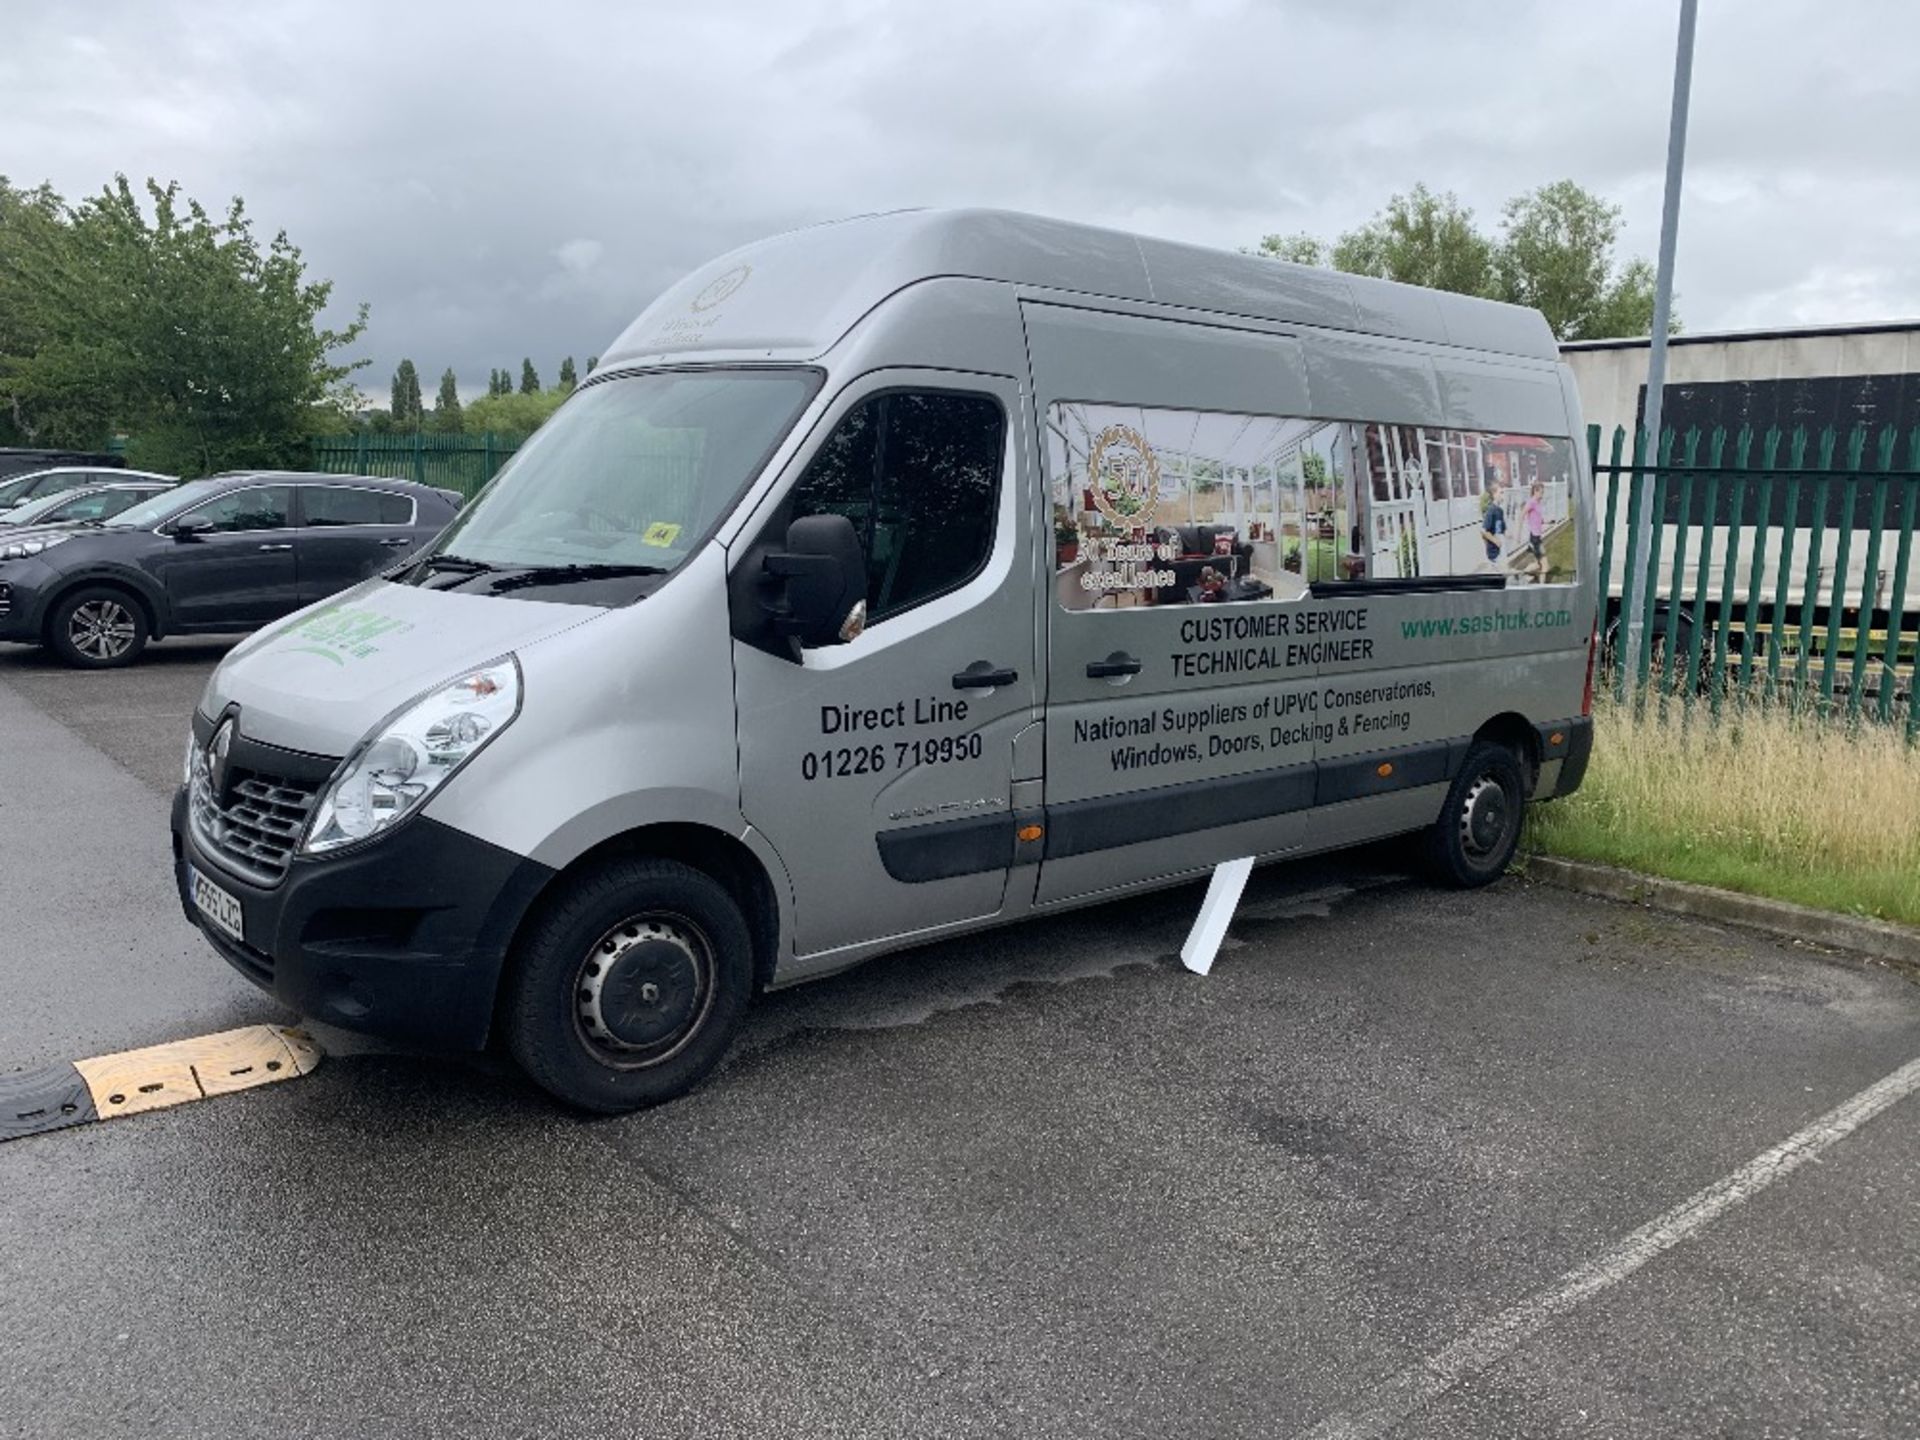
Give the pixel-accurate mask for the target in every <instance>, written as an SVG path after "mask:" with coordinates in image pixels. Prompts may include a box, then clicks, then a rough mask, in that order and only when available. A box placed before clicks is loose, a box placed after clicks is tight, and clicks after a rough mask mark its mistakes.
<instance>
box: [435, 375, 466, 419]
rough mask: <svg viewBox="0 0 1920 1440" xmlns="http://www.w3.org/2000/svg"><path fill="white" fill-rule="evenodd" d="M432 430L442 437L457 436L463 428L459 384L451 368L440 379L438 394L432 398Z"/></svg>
mask: <svg viewBox="0 0 1920 1440" xmlns="http://www.w3.org/2000/svg"><path fill="white" fill-rule="evenodd" d="M433 428H434V429H435V430H437V431H438V432H439V433H440V434H442V435H457V434H459V433H460V431H461V429H462V428H464V427H463V426H462V424H461V414H460V382H459V380H458V379H456V378H455V376H454V373H453V367H452V366H448V367H447V371H446V373H445V374H444V375H442V376H441V377H440V393H439V394H438V395H436V396H434V397H433Z"/></svg>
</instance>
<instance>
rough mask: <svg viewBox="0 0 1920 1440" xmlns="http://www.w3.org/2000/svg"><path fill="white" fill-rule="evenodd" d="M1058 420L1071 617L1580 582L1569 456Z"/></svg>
mask: <svg viewBox="0 0 1920 1440" xmlns="http://www.w3.org/2000/svg"><path fill="white" fill-rule="evenodd" d="M1047 419H1048V423H1047V436H1046V442H1047V471H1048V481H1049V493H1050V495H1051V497H1052V505H1053V526H1054V554H1055V566H1056V569H1055V586H1054V588H1055V593H1056V595H1057V597H1058V599H1059V602H1060V604H1061V605H1062V606H1064V607H1065V608H1067V609H1071V610H1086V609H1095V608H1098V609H1124V608H1131V607H1135V606H1142V605H1191V604H1206V603H1232V602H1236V601H1241V602H1244V601H1250V600H1266V599H1279V600H1293V599H1298V598H1299V597H1301V596H1302V595H1305V594H1306V593H1307V592H1308V587H1309V586H1311V585H1314V584H1333V585H1337V584H1340V583H1346V582H1353V581H1360V580H1369V579H1406V578H1413V577H1417V576H1436V577H1437V576H1449V575H1504V576H1506V578H1507V583H1508V584H1512V585H1526V584H1556V585H1557V584H1568V583H1571V582H1572V581H1573V580H1574V579H1575V575H1574V566H1575V556H1576V555H1577V553H1578V551H1577V548H1576V546H1575V545H1574V538H1573V524H1572V521H1573V512H1572V508H1571V507H1572V503H1573V483H1572V482H1573V475H1574V468H1573V451H1572V447H1571V446H1570V445H1569V444H1568V442H1567V441H1565V440H1556V439H1547V438H1543V437H1540V436H1532V435H1506V434H1493V433H1488V432H1478V431H1463V430H1442V429H1436V428H1431V427H1423V426H1414V425H1382V424H1373V423H1368V422H1362V421H1347V420H1299V419H1287V418H1282V417H1275V416H1264V415H1233V414H1225V413H1221V412H1218V411H1199V410H1164V409H1152V408H1147V407H1142V406H1120V405H1094V404H1071V403H1063V404H1056V405H1054V406H1053V407H1052V408H1051V409H1050V410H1049V412H1048V417H1047Z"/></svg>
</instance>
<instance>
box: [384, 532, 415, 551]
mask: <svg viewBox="0 0 1920 1440" xmlns="http://www.w3.org/2000/svg"><path fill="white" fill-rule="evenodd" d="M380 543H381V544H382V545H387V546H391V547H393V548H396V549H397V548H398V547H400V546H402V545H411V544H412V543H413V541H411V540H410V539H408V538H407V537H406V536H405V535H401V536H397V537H396V538H394V539H392V540H382V541H381V542H380Z"/></svg>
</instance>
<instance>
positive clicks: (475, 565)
mask: <svg viewBox="0 0 1920 1440" xmlns="http://www.w3.org/2000/svg"><path fill="white" fill-rule="evenodd" d="M420 563H421V564H423V565H425V566H426V567H427V569H429V570H457V571H459V572H460V573H461V574H462V575H487V574H491V573H492V572H493V571H494V570H495V569H497V568H498V567H497V566H493V565H489V564H487V562H486V561H484V560H469V559H468V558H467V557H466V556H464V555H429V556H428V557H427V558H426V559H425V560H423V561H421V562H420Z"/></svg>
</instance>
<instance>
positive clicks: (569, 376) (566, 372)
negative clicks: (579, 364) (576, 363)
mask: <svg viewBox="0 0 1920 1440" xmlns="http://www.w3.org/2000/svg"><path fill="white" fill-rule="evenodd" d="M579 383H580V378H579V376H577V375H575V374H574V373H573V356H571V355H569V356H567V358H566V359H564V360H562V361H561V362H560V388H561V389H562V390H571V389H573V387H574V386H576V385H578V384H579Z"/></svg>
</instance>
